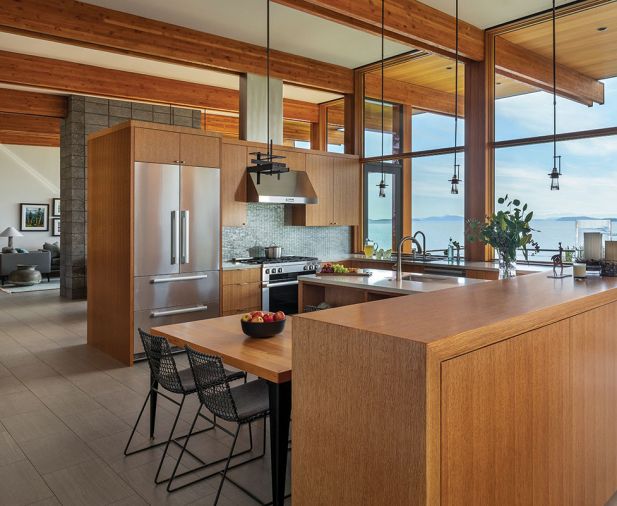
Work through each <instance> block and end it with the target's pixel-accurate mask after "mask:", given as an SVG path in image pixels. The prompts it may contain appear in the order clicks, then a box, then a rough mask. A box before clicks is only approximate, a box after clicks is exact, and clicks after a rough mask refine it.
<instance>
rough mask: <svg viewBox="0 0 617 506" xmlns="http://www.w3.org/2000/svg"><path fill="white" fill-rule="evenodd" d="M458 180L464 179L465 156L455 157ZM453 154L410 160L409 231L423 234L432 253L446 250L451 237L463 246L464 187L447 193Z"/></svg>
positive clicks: (461, 185)
mask: <svg viewBox="0 0 617 506" xmlns="http://www.w3.org/2000/svg"><path fill="white" fill-rule="evenodd" d="M457 163H460V165H461V179H463V180H464V179H465V167H464V155H463V153H459V154H458V155H457ZM453 164H454V154H447V155H438V156H426V157H420V158H414V159H413V160H412V183H411V188H412V194H411V203H412V212H411V215H412V217H413V221H412V228H413V231H414V232H417V231H418V230H421V231H422V232H424V234H425V235H426V248H427V249H428V250H433V252H434V253H435V254H439V253H440V252H443V250H445V249H446V248H447V247H448V242H449V240H450V238H452V240H454V241H458V242H459V243H460V244H461V245H463V244H464V243H465V218H464V216H465V188H464V185H463V184H460V185H459V194H458V195H452V194H451V193H450V183H449V182H448V180H449V179H450V178H451V177H452V172H453Z"/></svg>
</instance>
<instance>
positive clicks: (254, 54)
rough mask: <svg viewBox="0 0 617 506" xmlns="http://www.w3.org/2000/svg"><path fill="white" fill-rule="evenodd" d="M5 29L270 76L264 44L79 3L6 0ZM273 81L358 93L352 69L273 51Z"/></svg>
mask: <svg viewBox="0 0 617 506" xmlns="http://www.w3.org/2000/svg"><path fill="white" fill-rule="evenodd" d="M0 30H2V31H7V32H11V33H18V34H22V35H28V36H32V37H38V38H42V39H47V40H54V41H59V42H65V43H70V44H74V45H79V46H84V47H90V48H95V49H102V50H106V51H113V52H116V53H122V54H129V55H134V56H140V57H145V58H150V59H154V60H159V61H165V62H170V63H177V64H183V65H191V66H195V67H200V68H207V69H216V70H223V71H228V72H234V73H243V72H251V73H255V74H265V69H266V51H265V48H264V47H262V46H257V45H254V44H247V43H245V42H240V41H236V40H233V39H228V38H226V37H220V36H217V35H212V34H208V33H204V32H199V31H196V30H191V29H189V28H185V27H181V26H177V25H172V24H169V23H163V22H160V21H155V20H152V19H148V18H143V17H140V16H134V15H132V14H127V13H124V12H119V11H114V10H111V9H105V8H103V7H98V6H95V5H89V4H85V3H82V2H77V1H75V0H3V2H2V9H0ZM270 64H271V67H270V71H271V75H272V76H273V77H276V78H279V79H282V80H283V81H285V82H288V83H294V84H300V85H305V86H310V87H313V88H319V89H323V90H328V91H333V92H337V93H353V71H352V70H350V69H347V68H345V67H341V66H338V65H332V64H329V63H324V62H319V61H317V60H312V59H310V58H304V57H301V56H296V55H292V54H289V53H284V52H282V51H271V54H270Z"/></svg>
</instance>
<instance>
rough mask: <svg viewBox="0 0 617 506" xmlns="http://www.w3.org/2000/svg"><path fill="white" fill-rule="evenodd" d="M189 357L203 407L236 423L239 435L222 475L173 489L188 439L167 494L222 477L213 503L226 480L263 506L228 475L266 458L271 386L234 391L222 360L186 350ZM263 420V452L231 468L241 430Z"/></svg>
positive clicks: (257, 382)
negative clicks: (269, 390) (229, 472)
mask: <svg viewBox="0 0 617 506" xmlns="http://www.w3.org/2000/svg"><path fill="white" fill-rule="evenodd" d="M186 353H187V356H188V358H189V363H190V365H191V370H192V371H193V375H194V380H195V387H196V388H197V394H198V395H199V400H200V402H201V407H205V408H207V409H208V410H209V411H210V412H212V413H213V414H214V415H216V416H218V417H219V418H222V419H223V420H226V421H228V422H235V423H237V424H238V426H237V428H236V431H235V432H234V433H233V434H232V435H233V443H232V445H231V449H230V451H229V455H228V457H227V458H226V459H222V460H225V468H224V470H223V471H217V472H215V473H211V474H209V475H207V476H202V477H200V478H198V479H196V480H193V481H191V482H189V483H184V484H183V485H180V486H178V487H176V488H173V482H174V480H175V479H177V478H178V477H179V476H180V475H176V472H177V470H178V466H179V465H180V461H181V460H182V457H183V455H184V452H185V451H186V452H187V453H188V450H186V445H187V442H188V439H189V438H186V439H185V441H184V445H183V447H182V452H181V453H180V456H179V457H178V460H177V462H176V465H175V467H174V470H173V472H172V475H171V478H170V479H169V482H168V483H167V491H169V492H174V491H176V490H179V489H181V488H184V487H187V486H189V485H192V484H194V483H197V482H199V481H202V480H205V479H207V478H210V477H212V476H214V475H216V474H221V475H222V476H221V482H220V483H219V487H218V491H217V494H216V498H215V500H214V504H215V505H216V504H217V503H218V500H219V497H220V495H221V490H222V488H223V483H224V482H225V480H228V481H230V482H231V483H233V484H234V485H235V486H236V487H238V488H239V489H241V490H242V491H243V492H244V493H246V494H247V495H249V496H250V497H251V498H252V499H254V500H255V501H257V502H258V503H260V504H262V505H264V504H266V503H263V502H262V501H261V500H260V499H259V498H258V497H257V496H255V495H254V494H253V493H252V492H251V491H250V490H247V489H246V488H244V487H243V486H242V485H240V484H238V483H237V482H235V481H234V480H232V479H231V478H230V477H229V476H227V471H229V470H230V469H234V468H236V467H239V466H242V465H244V464H248V463H249V462H253V461H255V460H258V459H261V458H263V456H264V455H265V449H266V448H265V447H266V419H267V417H268V415H269V409H270V408H269V398H268V384H267V383H266V382H265V381H264V380H261V379H258V380H255V381H249V382H248V383H245V384H243V385H238V386H235V387H231V386H230V385H229V378H228V377H227V375H226V372H225V368H224V367H223V361H222V360H221V358H220V357H216V356H210V355H205V354H203V353H199V352H197V351H194V350H192V349H191V348H189V347H187V348H186ZM201 407H200V409H199V410H198V411H197V413H196V414H195V418H194V419H193V423H192V424H191V428H190V430H189V437H190V436H191V435H192V433H193V430H194V428H195V424H196V423H197V419H198V417H199V416H200V413H201ZM260 418H263V424H264V434H263V451H262V452H261V453H260V455H258V456H256V457H252V458H249V459H245V460H244V461H242V462H238V463H235V464H233V465H231V460H232V458H234V457H237V456H239V455H240V454H234V450H235V448H236V443H237V441H238V434H239V433H240V429H241V427H242V426H243V425H246V424H249V428H250V424H251V422H253V421H255V420H258V419H260ZM243 453H244V452H243ZM185 474H186V473H185Z"/></svg>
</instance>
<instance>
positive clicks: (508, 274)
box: [499, 252, 516, 279]
mask: <svg viewBox="0 0 617 506" xmlns="http://www.w3.org/2000/svg"><path fill="white" fill-rule="evenodd" d="M514 277H516V260H515V259H512V258H510V256H509V255H504V254H502V253H501V252H499V279H510V278H514Z"/></svg>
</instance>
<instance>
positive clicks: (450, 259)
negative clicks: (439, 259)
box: [448, 237, 454, 262]
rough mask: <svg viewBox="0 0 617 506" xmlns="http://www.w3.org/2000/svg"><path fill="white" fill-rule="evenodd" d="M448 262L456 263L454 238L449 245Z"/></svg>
mask: <svg viewBox="0 0 617 506" xmlns="http://www.w3.org/2000/svg"><path fill="white" fill-rule="evenodd" d="M448 262H454V244H453V243H452V237H450V242H449V243H448Z"/></svg>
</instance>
